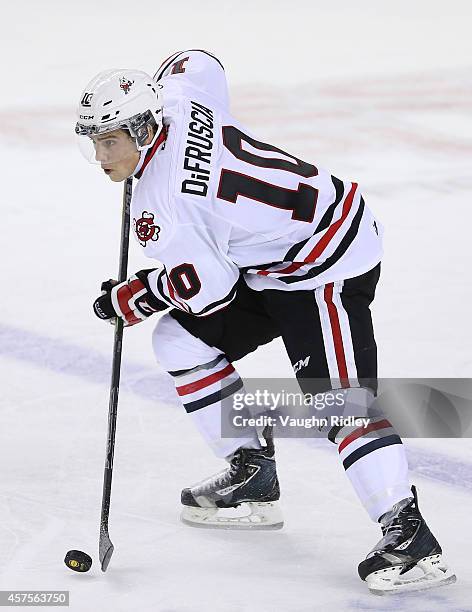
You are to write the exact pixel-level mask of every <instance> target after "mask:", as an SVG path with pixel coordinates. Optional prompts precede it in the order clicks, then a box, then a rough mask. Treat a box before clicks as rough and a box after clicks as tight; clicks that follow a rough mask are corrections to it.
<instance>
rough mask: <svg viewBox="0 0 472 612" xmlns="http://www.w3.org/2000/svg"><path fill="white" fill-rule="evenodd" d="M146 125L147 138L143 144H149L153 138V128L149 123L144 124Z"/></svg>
mask: <svg viewBox="0 0 472 612" xmlns="http://www.w3.org/2000/svg"><path fill="white" fill-rule="evenodd" d="M146 127H147V133H148V135H147V138H146V141H145V143H144V144H147V145H148V144H151V142H152V139H153V138H154V128H153V127H152V126H151V125H148V126H146Z"/></svg>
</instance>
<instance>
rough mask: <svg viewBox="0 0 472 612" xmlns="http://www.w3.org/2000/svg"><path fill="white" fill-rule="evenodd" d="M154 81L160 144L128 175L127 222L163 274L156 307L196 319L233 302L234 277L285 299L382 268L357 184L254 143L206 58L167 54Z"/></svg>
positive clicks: (153, 280)
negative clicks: (133, 181) (132, 179)
mask: <svg viewBox="0 0 472 612" xmlns="http://www.w3.org/2000/svg"><path fill="white" fill-rule="evenodd" d="M154 79H155V80H156V82H157V83H159V84H160V85H161V86H162V92H163V99H164V123H165V125H166V127H167V134H166V137H165V136H162V138H161V139H159V140H158V141H157V142H156V144H155V146H154V147H153V148H152V149H151V150H150V151H148V152H147V154H146V157H145V159H144V162H143V163H142V164H141V167H140V170H139V172H138V173H137V174H136V177H137V178H139V181H138V184H137V186H136V188H135V190H134V194H133V199H132V204H131V217H132V220H133V228H134V233H135V237H136V238H137V240H138V242H139V244H140V245H141V247H142V248H143V251H144V253H145V255H146V256H148V257H150V258H152V259H156V260H158V261H159V262H161V263H162V264H163V268H162V267H161V268H160V269H158V270H156V271H155V272H152V273H151V274H150V276H149V283H150V287H151V289H152V291H153V292H154V293H155V294H156V296H157V297H158V298H160V299H161V300H164V301H165V302H167V303H169V304H170V305H172V306H174V307H176V308H179V309H181V310H184V311H185V312H188V313H190V314H193V315H199V316H202V315H208V314H211V313H213V312H215V311H217V310H219V309H221V308H223V307H225V306H227V305H228V304H229V303H230V302H231V300H232V299H233V298H234V296H235V293H236V283H237V281H238V279H239V277H240V275H241V274H243V275H244V278H245V280H246V282H247V284H248V285H249V286H250V287H252V288H253V289H255V290H263V289H267V288H270V289H279V290H282V291H293V290H301V289H314V288H315V287H317V286H320V285H323V284H325V283H328V282H332V281H338V280H343V279H346V278H352V277H354V276H357V275H359V274H362V273H364V272H366V271H368V270H370V269H371V268H372V267H374V266H375V265H376V264H377V263H378V262H379V261H380V259H381V255H382V244H381V226H380V224H379V223H378V222H377V221H376V220H375V218H374V216H373V215H372V213H371V211H370V210H369V209H368V208H367V207H366V206H365V204H364V201H363V198H362V196H361V193H360V190H359V187H358V185H357V184H356V183H351V182H348V181H342V180H339V179H337V178H335V177H333V176H331V174H330V173H329V172H327V171H326V170H323V169H322V168H319V167H318V166H315V165H314V164H312V163H308V162H305V161H302V160H301V159H298V158H297V157H295V156H293V155H291V154H289V153H286V152H284V151H282V150H281V149H279V148H277V147H275V146H272V145H270V144H267V143H264V142H261V141H259V140H258V139H256V138H255V137H254V136H253V135H252V134H251V133H250V132H249V131H248V130H247V129H246V128H245V127H244V126H242V125H241V124H240V123H239V122H238V121H237V120H236V119H234V117H232V116H231V114H230V112H229V97H228V90H227V84H226V78H225V73H224V70H223V67H222V65H221V64H220V62H219V61H218V60H217V59H216V58H215V57H213V56H212V55H211V54H209V53H207V52H205V51H200V50H190V51H184V52H179V53H176V54H174V55H173V56H171V57H170V58H168V59H167V60H166V61H165V62H164V63H163V64H162V66H161V68H160V69H159V70H158V71H157V73H156V74H155V76H154ZM164 138H165V142H163V140H164Z"/></svg>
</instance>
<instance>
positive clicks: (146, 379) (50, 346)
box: [0, 324, 180, 405]
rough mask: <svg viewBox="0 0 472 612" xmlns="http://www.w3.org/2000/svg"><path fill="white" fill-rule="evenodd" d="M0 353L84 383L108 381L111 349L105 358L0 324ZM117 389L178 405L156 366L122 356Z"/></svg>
mask: <svg viewBox="0 0 472 612" xmlns="http://www.w3.org/2000/svg"><path fill="white" fill-rule="evenodd" d="M110 348H111V347H110ZM0 355H4V356H6V357H10V358H13V359H19V360H21V361H26V362H28V363H31V364H33V365H35V366H39V367H42V368H45V369H47V370H50V371H52V372H56V373H57V374H68V375H70V376H78V377H79V378H82V379H83V380H86V381H87V382H91V383H98V384H110V375H111V351H110V356H109V357H105V356H103V355H102V354H101V353H99V352H98V351H94V350H93V349H89V348H84V347H81V346H78V345H76V344H73V343H71V342H67V341H66V340H61V339H59V338H51V337H49V336H44V335H42V334H39V333H37V332H32V331H29V330H25V329H20V328H18V327H13V326H11V325H2V324H0ZM120 388H121V390H122V391H129V392H131V393H134V394H136V395H139V396H140V397H143V398H145V399H148V400H155V401H161V402H162V401H164V402H166V403H169V404H175V405H180V404H179V402H178V399H177V398H176V394H175V389H174V385H173V384H172V382H171V380H170V378H169V377H168V376H167V375H165V374H162V373H160V372H159V371H158V370H157V366H156V371H150V370H149V368H148V367H143V366H140V365H139V364H136V363H130V362H129V361H126V360H125V359H123V365H122V370H121V384H120Z"/></svg>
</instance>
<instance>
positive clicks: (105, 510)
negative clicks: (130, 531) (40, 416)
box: [99, 178, 133, 571]
mask: <svg viewBox="0 0 472 612" xmlns="http://www.w3.org/2000/svg"><path fill="white" fill-rule="evenodd" d="M132 194H133V179H132V178H128V179H126V181H125V184H124V188H123V212H122V218H121V243H120V265H119V271H118V281H119V282H123V281H124V280H126V278H127V274H128V246H129V232H130V204H131V196H132ZM122 346H123V320H122V319H121V318H120V317H117V318H116V322H115V337H114V343H113V363H112V370H111V385H110V401H109V406H108V434H107V448H106V459H105V472H104V475H103V494H102V513H101V520H100V542H99V556H100V563H101V565H102V570H103V571H106V569H107V567H108V563H109V562H110V558H111V555H112V554H113V544H112V543H111V540H110V537H109V535H108V517H109V514H110V500H111V482H112V476H113V457H114V453H115V433H116V418H117V414H118V395H119V390H120V372H121V351H122Z"/></svg>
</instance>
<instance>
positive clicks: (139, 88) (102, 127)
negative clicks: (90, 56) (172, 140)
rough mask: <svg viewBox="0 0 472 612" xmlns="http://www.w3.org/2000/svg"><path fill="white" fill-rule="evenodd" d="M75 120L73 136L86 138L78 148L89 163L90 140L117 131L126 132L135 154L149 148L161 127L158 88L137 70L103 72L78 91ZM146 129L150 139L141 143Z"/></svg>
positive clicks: (146, 137) (160, 104)
mask: <svg viewBox="0 0 472 612" xmlns="http://www.w3.org/2000/svg"><path fill="white" fill-rule="evenodd" d="M77 118H78V121H77V124H76V126H75V133H76V134H77V135H78V136H88V137H89V138H86V139H83V138H80V139H79V146H80V148H81V150H82V152H83V153H84V155H85V157H86V158H87V159H88V160H89V161H91V162H95V161H96V160H95V159H94V155H93V147H90V144H91V139H93V137H94V136H100V135H101V134H106V133H107V132H111V131H113V130H118V129H126V130H128V131H129V133H130V136H131V137H132V138H133V139H134V140H135V142H136V148H137V149H138V151H143V150H145V149H148V148H149V147H152V145H153V144H154V143H155V141H156V139H157V137H158V136H159V134H160V133H161V130H162V128H163V121H162V94H161V86H160V85H158V84H157V83H155V82H154V81H153V80H152V78H151V77H150V76H149V75H148V74H146V73H145V72H142V71H141V70H127V69H112V70H105V71H103V72H100V73H99V74H97V76H95V77H94V78H93V79H92V80H91V81H90V83H88V85H87V86H86V87H85V89H84V91H83V92H82V96H81V99H80V103H79V106H78V109H77ZM149 127H151V128H152V130H153V139H152V142H150V143H148V144H145V143H146V140H147V139H148V136H149V131H148V128H149ZM84 141H85V142H86V141H88V143H89V145H87V144H85V143H84ZM82 144H85V147H84V146H81V145H82Z"/></svg>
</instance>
